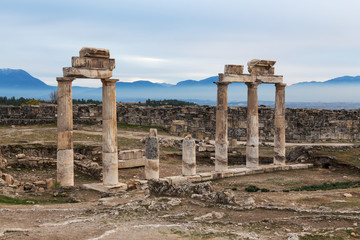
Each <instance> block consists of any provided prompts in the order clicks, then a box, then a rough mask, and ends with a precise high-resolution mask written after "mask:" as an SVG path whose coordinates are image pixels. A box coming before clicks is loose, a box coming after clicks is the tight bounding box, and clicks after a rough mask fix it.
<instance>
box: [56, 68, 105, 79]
mask: <svg viewBox="0 0 360 240" xmlns="http://www.w3.org/2000/svg"><path fill="white" fill-rule="evenodd" d="M63 75H64V77H75V78H94V79H98V78H100V79H103V78H104V79H105V78H111V77H112V71H111V70H99V69H85V68H73V67H64V68H63Z"/></svg>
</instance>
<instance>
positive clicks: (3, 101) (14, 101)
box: [0, 97, 41, 106]
mask: <svg viewBox="0 0 360 240" xmlns="http://www.w3.org/2000/svg"><path fill="white" fill-rule="evenodd" d="M40 102H41V101H39V100H35V99H33V98H23V97H20V98H15V97H10V98H8V97H0V105H13V106H21V105H39V104H40Z"/></svg>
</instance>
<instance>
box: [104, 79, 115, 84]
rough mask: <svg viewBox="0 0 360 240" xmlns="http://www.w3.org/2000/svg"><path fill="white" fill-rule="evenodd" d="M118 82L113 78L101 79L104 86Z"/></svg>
mask: <svg viewBox="0 0 360 240" xmlns="http://www.w3.org/2000/svg"><path fill="white" fill-rule="evenodd" d="M118 81H119V79H114V78H103V79H101V82H102V83H105V84H115V83H116V82H118Z"/></svg>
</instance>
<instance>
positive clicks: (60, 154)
mask: <svg viewBox="0 0 360 240" xmlns="http://www.w3.org/2000/svg"><path fill="white" fill-rule="evenodd" d="M57 182H59V183H60V185H61V186H74V150H73V149H67V150H58V151H57Z"/></svg>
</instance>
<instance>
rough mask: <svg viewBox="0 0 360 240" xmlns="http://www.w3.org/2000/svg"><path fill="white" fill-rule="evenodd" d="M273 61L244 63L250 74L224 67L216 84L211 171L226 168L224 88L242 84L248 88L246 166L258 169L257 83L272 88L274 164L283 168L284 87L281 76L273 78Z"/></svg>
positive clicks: (225, 99) (225, 100)
mask: <svg viewBox="0 0 360 240" xmlns="http://www.w3.org/2000/svg"><path fill="white" fill-rule="evenodd" d="M274 65H275V61H271V60H258V59H254V60H251V61H249V62H248V71H249V73H250V74H243V71H244V66H242V65H226V66H225V71H224V74H222V73H220V74H219V82H215V83H216V84H217V87H218V90H217V106H216V137H215V141H216V143H215V170H216V171H223V170H227V169H228V145H229V144H228V106H227V105H228V104H227V90H228V85H229V84H230V83H233V82H244V83H245V84H246V85H247V87H248V96H247V97H248V98H247V99H248V101H247V144H246V167H248V168H257V167H259V116H258V94H257V89H258V86H259V84H261V83H268V84H269V83H272V84H275V86H276V95H275V111H274V112H275V118H274V119H275V121H274V129H275V134H274V151H275V156H274V164H277V165H285V86H286V84H285V83H283V82H282V81H283V76H281V75H274V70H275V68H274Z"/></svg>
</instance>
